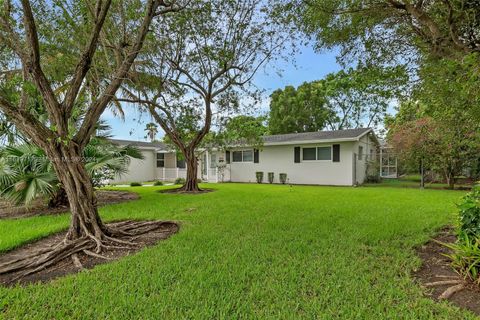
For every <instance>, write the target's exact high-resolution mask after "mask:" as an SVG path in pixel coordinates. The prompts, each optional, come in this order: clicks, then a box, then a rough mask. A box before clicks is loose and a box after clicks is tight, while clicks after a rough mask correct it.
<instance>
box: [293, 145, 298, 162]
mask: <svg viewBox="0 0 480 320" xmlns="http://www.w3.org/2000/svg"><path fill="white" fill-rule="evenodd" d="M293 150H294V159H293V162H295V163H300V147H295V148H294V149H293Z"/></svg>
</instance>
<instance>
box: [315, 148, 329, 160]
mask: <svg viewBox="0 0 480 320" xmlns="http://www.w3.org/2000/svg"><path fill="white" fill-rule="evenodd" d="M317 160H332V148H331V147H318V148H317Z"/></svg>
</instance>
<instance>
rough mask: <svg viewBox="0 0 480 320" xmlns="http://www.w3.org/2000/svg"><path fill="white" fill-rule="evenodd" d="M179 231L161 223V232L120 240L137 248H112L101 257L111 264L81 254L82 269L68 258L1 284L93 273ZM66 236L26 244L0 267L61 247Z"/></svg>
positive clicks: (2, 278) (171, 224)
mask: <svg viewBox="0 0 480 320" xmlns="http://www.w3.org/2000/svg"><path fill="white" fill-rule="evenodd" d="M129 222H130V221H121V222H114V223H110V224H109V226H112V227H114V226H115V224H125V223H129ZM178 230H179V225H178V224H177V223H175V222H172V221H164V222H159V223H158V228H156V229H154V230H152V231H149V232H148V233H145V234H141V235H137V236H135V237H129V236H124V237H122V238H120V239H121V240H124V241H133V242H135V244H136V246H135V247H130V248H122V249H120V248H114V249H113V248H109V249H106V250H104V251H102V253H101V255H102V256H104V257H106V258H108V260H106V259H103V258H99V257H94V256H91V255H86V254H84V253H79V254H78V259H79V261H80V263H81V265H82V267H79V266H76V265H75V264H74V261H73V259H72V258H71V257H68V258H65V259H63V260H61V261H59V262H58V263H56V264H54V265H52V266H50V267H48V268H46V269H43V270H41V271H39V272H36V273H34V274H31V275H28V276H25V277H22V278H20V279H17V277H18V273H9V274H3V275H0V284H2V285H7V286H13V285H16V284H21V285H24V284H29V283H36V282H47V281H50V280H53V279H55V278H58V277H62V276H65V275H68V274H72V273H77V272H80V271H82V270H85V269H92V268H93V267H94V266H96V265H97V264H103V263H108V262H111V261H114V260H118V259H120V258H122V257H124V256H127V255H131V254H134V253H136V252H138V251H140V250H142V249H143V248H145V247H148V246H153V245H155V244H157V243H158V242H159V241H161V240H165V239H167V238H169V237H170V236H171V235H172V234H175V233H177V232H178ZM65 234H66V232H60V233H57V234H55V235H52V236H49V237H46V238H44V239H41V240H39V241H36V242H33V243H29V244H26V245H24V246H21V247H19V248H17V249H14V250H12V251H9V252H7V253H4V254H2V255H0V265H1V264H4V263H6V262H9V261H13V260H15V259H16V258H18V257H24V256H26V255H33V254H35V252H38V251H39V250H41V249H45V248H48V247H52V246H55V245H57V244H58V243H60V242H61V241H62V240H63V239H64V237H65Z"/></svg>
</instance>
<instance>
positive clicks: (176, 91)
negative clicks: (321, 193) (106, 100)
mask: <svg viewBox="0 0 480 320" xmlns="http://www.w3.org/2000/svg"><path fill="white" fill-rule="evenodd" d="M272 3H273V2H272ZM272 3H270V2H269V1H263V0H247V1H236V0H214V1H197V2H195V3H194V4H192V6H191V7H189V8H188V9H186V10H183V11H182V12H181V13H179V14H177V15H175V16H171V17H170V19H168V20H167V21H166V23H161V24H160V23H159V24H158V25H154V26H153V29H154V32H155V37H156V39H157V41H156V42H154V43H152V47H151V48H150V49H152V50H151V56H150V57H149V59H148V61H150V62H151V63H145V64H142V65H139V67H138V68H137V69H136V71H137V73H138V78H137V79H136V81H132V85H131V87H130V88H126V89H125V94H124V96H125V97H124V98H122V99H120V100H121V101H127V102H132V103H138V104H141V105H142V106H143V107H144V108H146V109H147V110H148V111H149V112H150V113H151V115H152V116H153V118H154V119H155V121H156V122H157V123H158V124H159V125H160V127H161V128H162V129H163V130H164V131H165V133H166V135H167V136H168V138H169V140H170V141H171V142H172V143H173V144H174V145H175V146H176V147H177V149H178V150H179V151H180V152H181V153H182V154H183V156H184V159H185V161H186V165H187V178H186V182H185V184H184V185H183V186H182V187H181V188H180V190H179V191H181V192H198V191H199V190H200V189H199V187H198V182H197V156H196V153H195V151H196V149H197V148H198V146H199V145H200V143H201V142H202V140H203V139H204V137H205V136H206V135H207V134H208V133H209V131H210V128H211V125H212V121H216V118H217V119H218V118H220V117H224V116H225V115H228V114H230V113H232V112H238V111H239V109H240V108H241V106H242V105H243V106H250V107H252V106H255V103H256V102H257V90H256V88H255V87H253V86H252V85H251V79H252V77H253V76H254V75H255V73H256V72H257V71H258V70H259V68H261V67H262V66H263V65H265V63H267V62H268V61H270V60H273V59H277V58H279V57H280V56H281V54H282V49H284V48H285V41H286V39H287V38H289V37H291V33H290V32H289V30H288V28H286V27H285V26H284V25H281V24H280V23H277V21H275V19H276V16H275V15H274V13H275V12H274V9H272V8H274V7H275V6H273V5H272ZM187 21H188V23H187ZM165 39H168V41H165ZM158 48H161V49H160V50H158ZM249 97H251V98H250V100H249ZM240 100H243V101H240Z"/></svg>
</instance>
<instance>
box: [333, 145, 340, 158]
mask: <svg viewBox="0 0 480 320" xmlns="http://www.w3.org/2000/svg"><path fill="white" fill-rule="evenodd" d="M333 162H340V145H339V144H334V145H333Z"/></svg>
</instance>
